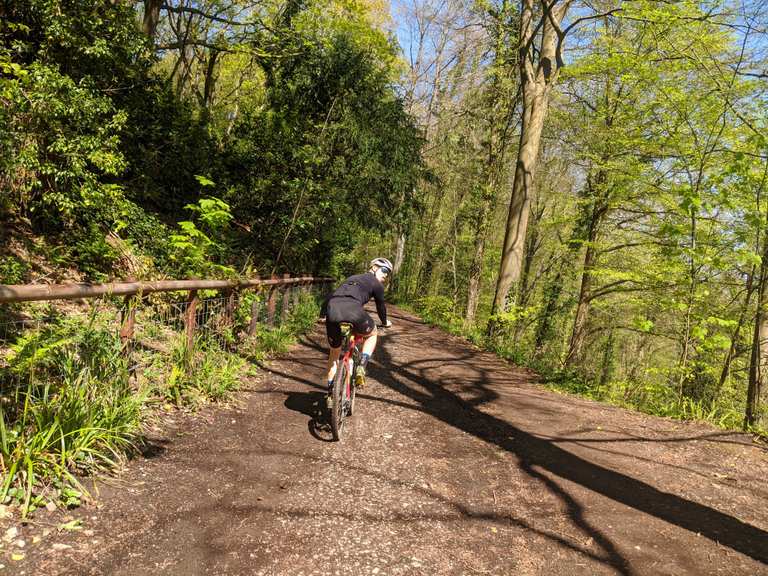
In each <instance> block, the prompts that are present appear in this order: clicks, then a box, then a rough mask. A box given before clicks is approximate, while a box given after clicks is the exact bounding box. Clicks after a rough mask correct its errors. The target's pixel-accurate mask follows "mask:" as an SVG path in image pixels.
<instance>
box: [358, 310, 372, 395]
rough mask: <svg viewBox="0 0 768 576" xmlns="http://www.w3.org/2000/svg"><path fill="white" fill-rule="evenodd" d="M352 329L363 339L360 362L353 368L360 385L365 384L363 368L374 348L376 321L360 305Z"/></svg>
mask: <svg viewBox="0 0 768 576" xmlns="http://www.w3.org/2000/svg"><path fill="white" fill-rule="evenodd" d="M352 330H353V332H354V333H355V335H356V336H358V337H359V338H362V339H363V347H362V350H361V358H360V364H359V366H358V367H357V369H356V370H355V381H356V382H357V385H358V386H361V387H362V386H364V385H365V369H366V366H367V364H368V360H369V359H370V357H371V354H373V351H374V350H375V349H376V340H377V335H376V334H377V333H376V323H375V322H374V321H373V318H371V317H370V316H369V315H368V313H367V312H366V311H365V310H363V309H362V307H361V308H360V310H359V313H358V315H357V318H356V319H355V322H354V323H353V324H352Z"/></svg>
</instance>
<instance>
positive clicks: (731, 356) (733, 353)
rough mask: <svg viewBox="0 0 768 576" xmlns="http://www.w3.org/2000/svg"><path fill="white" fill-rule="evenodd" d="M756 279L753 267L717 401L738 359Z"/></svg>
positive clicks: (724, 363)
mask: <svg viewBox="0 0 768 576" xmlns="http://www.w3.org/2000/svg"><path fill="white" fill-rule="evenodd" d="M754 277H755V269H754V267H753V268H752V271H751V272H750V273H749V276H748V277H747V295H746V296H745V297H744V305H743V306H742V308H741V312H740V313H739V321H738V323H737V324H736V329H735V330H734V331H733V335H732V336H731V345H730V346H729V347H728V353H727V354H726V355H725V360H724V361H723V370H722V371H721V372H720V381H719V382H718V385H717V393H716V395H715V399H717V396H719V395H720V391H721V390H722V389H723V386H725V381H726V380H728V377H729V376H730V373H731V364H732V363H733V359H734V358H735V357H736V347H737V345H738V341H739V335H740V334H741V329H742V328H743V327H744V322H745V321H746V319H747V312H748V310H749V303H750V301H751V300H752V292H753V291H754V288H753V280H754Z"/></svg>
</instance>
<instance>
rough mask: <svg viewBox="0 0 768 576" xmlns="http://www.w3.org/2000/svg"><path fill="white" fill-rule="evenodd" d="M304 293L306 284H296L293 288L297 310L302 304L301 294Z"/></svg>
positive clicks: (294, 303) (294, 305) (294, 304)
mask: <svg viewBox="0 0 768 576" xmlns="http://www.w3.org/2000/svg"><path fill="white" fill-rule="evenodd" d="M303 292H304V282H301V283H299V284H296V286H294V288H293V302H291V304H293V307H294V308H296V307H297V306H298V305H299V302H301V294H302V293H303Z"/></svg>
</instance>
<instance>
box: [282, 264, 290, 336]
mask: <svg viewBox="0 0 768 576" xmlns="http://www.w3.org/2000/svg"><path fill="white" fill-rule="evenodd" d="M290 277H291V275H290V274H283V280H288V279H289V278H290ZM290 307H291V285H290V284H285V285H283V301H282V310H281V311H280V324H282V323H283V322H285V321H286V320H287V319H288V311H289V309H290Z"/></svg>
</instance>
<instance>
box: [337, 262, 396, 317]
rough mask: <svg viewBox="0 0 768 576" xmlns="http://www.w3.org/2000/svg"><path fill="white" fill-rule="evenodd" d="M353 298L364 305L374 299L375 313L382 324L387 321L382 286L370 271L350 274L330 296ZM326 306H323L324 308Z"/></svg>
mask: <svg viewBox="0 0 768 576" xmlns="http://www.w3.org/2000/svg"><path fill="white" fill-rule="evenodd" d="M340 297H347V298H353V299H354V300H355V301H357V302H359V303H360V305H361V306H365V305H366V304H367V303H368V301H369V300H370V299H371V298H373V299H374V300H375V301H376V313H377V314H378V315H379V320H381V323H382V324H386V323H387V306H386V305H385V304H384V286H382V285H381V282H379V281H378V279H377V278H376V276H374V275H373V274H372V273H371V272H366V273H365V274H356V275H355V276H350V277H349V278H347V279H346V280H344V282H343V283H342V284H341V286H339V287H338V288H336V290H334V291H333V294H331V295H330V297H329V298H328V300H330V299H331V298H340ZM325 307H326V306H323V308H325Z"/></svg>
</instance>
